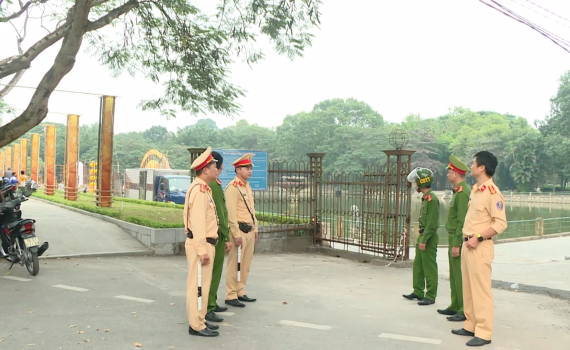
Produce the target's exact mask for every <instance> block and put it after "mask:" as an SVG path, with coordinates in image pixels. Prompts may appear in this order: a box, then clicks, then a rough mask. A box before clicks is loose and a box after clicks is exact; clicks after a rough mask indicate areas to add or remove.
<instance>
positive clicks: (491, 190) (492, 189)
mask: <svg viewBox="0 0 570 350" xmlns="http://www.w3.org/2000/svg"><path fill="white" fill-rule="evenodd" d="M489 192H491V194H495V193H497V190H496V189H495V187H493V185H491V186H489Z"/></svg>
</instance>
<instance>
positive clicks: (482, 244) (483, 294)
mask: <svg viewBox="0 0 570 350" xmlns="http://www.w3.org/2000/svg"><path fill="white" fill-rule="evenodd" d="M497 163H498V162H497V158H496V157H495V156H494V155H493V154H492V153H491V152H487V151H482V152H479V153H477V154H476V155H475V158H474V160H473V165H471V176H473V178H475V179H476V180H477V184H475V185H474V186H473V188H472V189H471V197H470V200H469V208H468V209H467V215H466V216H465V224H464V225H463V241H464V242H463V248H462V255H461V274H462V277H463V307H464V311H465V317H466V320H465V322H464V323H463V328H461V329H454V330H452V333H453V334H457V335H464V336H470V337H473V338H472V339H471V340H469V341H468V342H467V346H483V345H486V344H490V343H491V337H492V335H493V308H494V304H493V292H492V290H491V263H492V262H493V258H494V254H495V250H494V245H493V241H492V238H493V236H495V235H497V234H501V233H502V232H503V231H505V229H506V228H507V218H506V215H505V200H504V199H503V195H502V194H501V191H499V188H498V187H497V185H495V183H494V182H493V175H494V174H495V169H496V168H497Z"/></svg>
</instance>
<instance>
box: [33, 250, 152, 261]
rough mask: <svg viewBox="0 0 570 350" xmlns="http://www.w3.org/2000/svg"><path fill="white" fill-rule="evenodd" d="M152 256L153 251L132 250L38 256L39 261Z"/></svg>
mask: <svg viewBox="0 0 570 350" xmlns="http://www.w3.org/2000/svg"><path fill="white" fill-rule="evenodd" d="M148 255H154V250H133V251H124V252H102V253H84V254H64V255H46V256H40V257H39V259H40V260H50V259H68V258H69V259H71V258H98V257H113V256H117V257H118V256H148Z"/></svg>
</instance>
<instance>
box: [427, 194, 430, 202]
mask: <svg viewBox="0 0 570 350" xmlns="http://www.w3.org/2000/svg"><path fill="white" fill-rule="evenodd" d="M427 200H428V202H431V194H430V195H429V196H427Z"/></svg>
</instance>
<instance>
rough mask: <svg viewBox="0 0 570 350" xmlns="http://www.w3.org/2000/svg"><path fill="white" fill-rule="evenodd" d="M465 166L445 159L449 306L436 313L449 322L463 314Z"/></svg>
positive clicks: (467, 168) (466, 199) (460, 318)
mask: <svg viewBox="0 0 570 350" xmlns="http://www.w3.org/2000/svg"><path fill="white" fill-rule="evenodd" d="M467 171H469V167H468V166H467V165H465V163H463V162H462V161H461V159H459V158H457V156H454V155H451V156H449V165H448V166H447V180H448V181H449V182H451V183H452V184H453V186H454V187H453V198H452V199H451V204H450V206H449V215H448V217H447V222H446V223H445V229H446V230H447V234H448V235H449V239H448V243H449V245H448V258H449V285H450V287H451V305H449V306H448V307H447V308H446V309H443V310H442V309H440V310H437V312H439V313H440V314H442V315H449V316H450V317H448V318H447V319H448V320H449V321H456V322H462V321H465V315H464V313H463V292H462V290H463V287H462V283H463V282H462V280H461V246H462V245H463V223H464V222H465V214H467V205H468V203H469V194H470V193H471V187H470V186H469V185H468V184H467V182H465V174H466V173H467Z"/></svg>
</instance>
